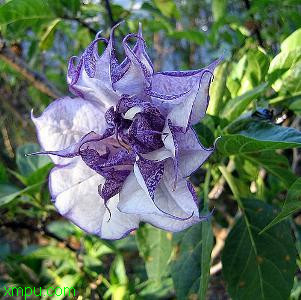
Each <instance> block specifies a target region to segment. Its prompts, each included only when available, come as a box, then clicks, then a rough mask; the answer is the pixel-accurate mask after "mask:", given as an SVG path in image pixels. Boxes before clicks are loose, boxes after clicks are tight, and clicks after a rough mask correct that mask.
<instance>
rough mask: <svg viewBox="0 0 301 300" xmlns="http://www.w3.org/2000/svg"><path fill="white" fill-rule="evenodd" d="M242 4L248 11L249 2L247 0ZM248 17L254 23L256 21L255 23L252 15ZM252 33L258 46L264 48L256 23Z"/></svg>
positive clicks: (249, 7)
mask: <svg viewBox="0 0 301 300" xmlns="http://www.w3.org/2000/svg"><path fill="white" fill-rule="evenodd" d="M244 3H245V6H246V8H247V10H250V9H251V3H250V1H249V0H244ZM250 17H251V19H252V21H253V22H254V23H255V22H256V21H255V18H254V15H253V14H252V13H251V14H250ZM254 33H255V35H256V38H257V40H258V44H259V45H260V46H261V47H262V48H264V42H263V39H262V37H261V33H260V31H259V29H258V26H257V24H256V23H255V27H254Z"/></svg>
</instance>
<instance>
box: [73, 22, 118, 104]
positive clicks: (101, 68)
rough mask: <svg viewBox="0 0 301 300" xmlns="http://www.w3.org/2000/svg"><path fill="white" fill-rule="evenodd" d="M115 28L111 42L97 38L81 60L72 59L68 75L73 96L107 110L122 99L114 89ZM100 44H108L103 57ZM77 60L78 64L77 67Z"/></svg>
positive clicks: (112, 31)
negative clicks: (100, 52)
mask: <svg viewBox="0 0 301 300" xmlns="http://www.w3.org/2000/svg"><path fill="white" fill-rule="evenodd" d="M115 28H116V26H115V27H114V28H112V30H111V36H110V40H109V42H108V41H107V40H106V39H104V38H98V37H96V39H95V40H94V41H93V42H92V43H91V44H90V45H89V46H88V47H87V48H86V50H85V52H84V53H83V55H82V56H81V57H80V58H79V59H78V58H77V57H71V59H70V61H69V66H68V73H67V82H68V84H69V89H70V91H71V92H72V93H73V94H75V95H76V96H80V97H82V98H84V99H86V100H94V101H97V102H99V103H101V104H102V105H103V106H104V107H106V108H108V107H110V106H112V105H116V103H117V101H118V99H119V97H120V95H118V94H117V93H116V92H115V91H114V90H113V88H112V77H113V74H114V71H115V69H116V58H115V53H114V30H115ZM99 42H104V43H105V44H106V48H105V50H104V52H103V54H102V55H101V56H99V54H98V43H99ZM76 59H77V60H78V63H77V65H76V66H75V65H74V63H75V60H76Z"/></svg>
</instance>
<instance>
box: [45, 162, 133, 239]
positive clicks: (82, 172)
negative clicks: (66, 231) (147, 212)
mask: <svg viewBox="0 0 301 300" xmlns="http://www.w3.org/2000/svg"><path fill="white" fill-rule="evenodd" d="M103 183H104V178H103V177H102V176H100V175H99V174H97V173H95V172H94V171H93V170H91V169H90V168H89V167H87V166H86V165H85V164H84V162H82V161H81V159H79V158H76V159H75V160H73V161H72V162H71V163H70V164H69V165H65V166H61V167H60V166H58V167H55V168H54V169H53V170H52V172H51V174H50V180H49V185H50V191H51V195H52V198H53V201H54V202H55V206H56V208H57V209H58V211H59V212H60V213H61V214H62V215H64V216H65V217H67V218H68V219H70V220H71V221H72V222H73V223H74V224H76V225H77V226H79V227H80V228H82V229H83V230H85V231H87V232H89V233H93V234H97V235H99V236H100V237H101V238H103V239H120V238H122V237H124V236H125V235H127V234H128V233H129V232H130V231H132V230H134V229H136V228H137V227H138V225H139V224H138V218H137V217H136V216H135V215H127V214H124V213H121V212H120V211H119V210H118V209H117V202H118V196H115V197H113V198H112V199H110V200H109V202H108V203H107V204H108V207H109V209H110V211H111V214H112V215H111V218H110V214H109V211H108V210H107V209H106V208H105V206H104V201H103V199H102V198H101V197H100V196H99V194H98V186H99V185H100V184H103Z"/></svg>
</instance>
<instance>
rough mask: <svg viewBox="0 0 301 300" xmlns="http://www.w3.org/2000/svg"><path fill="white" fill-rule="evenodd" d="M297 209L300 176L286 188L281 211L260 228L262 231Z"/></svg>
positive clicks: (300, 203)
mask: <svg viewBox="0 0 301 300" xmlns="http://www.w3.org/2000/svg"><path fill="white" fill-rule="evenodd" d="M299 209H301V178H299V179H297V180H296V181H295V182H294V183H293V184H292V186H291V187H290V189H289V190H288V193H287V196H286V199H285V202H284V204H283V206H282V209H281V212H280V213H279V214H278V215H277V216H276V217H275V219H273V220H272V221H271V222H270V223H269V224H268V225H267V226H266V227H265V228H264V229H263V230H262V232H264V231H266V230H268V229H270V228H271V227H272V226H274V225H276V224H278V223H279V222H281V221H283V220H285V219H286V218H287V217H288V216H290V215H291V214H293V213H294V212H296V211H297V210H299Z"/></svg>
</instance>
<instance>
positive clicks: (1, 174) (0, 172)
mask: <svg viewBox="0 0 301 300" xmlns="http://www.w3.org/2000/svg"><path fill="white" fill-rule="evenodd" d="M7 181H8V175H7V172H6V168H5V166H4V164H3V163H2V162H1V161H0V183H4V182H5V183H6V182H7Z"/></svg>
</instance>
